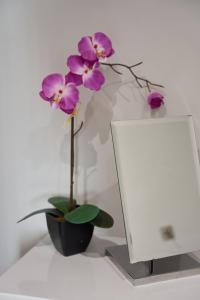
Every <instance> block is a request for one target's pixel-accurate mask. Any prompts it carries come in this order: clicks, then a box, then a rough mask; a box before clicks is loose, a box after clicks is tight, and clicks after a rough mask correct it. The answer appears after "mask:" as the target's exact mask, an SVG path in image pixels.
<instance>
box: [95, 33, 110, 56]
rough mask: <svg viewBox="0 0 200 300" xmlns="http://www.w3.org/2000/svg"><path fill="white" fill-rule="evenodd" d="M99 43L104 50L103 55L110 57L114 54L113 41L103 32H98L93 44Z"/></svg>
mask: <svg viewBox="0 0 200 300" xmlns="http://www.w3.org/2000/svg"><path fill="white" fill-rule="evenodd" d="M95 44H96V45H97V46H98V47H99V48H100V49H102V51H103V56H104V57H108V56H111V55H112V54H113V51H114V50H113V48H112V42H111V40H110V39H109V37H108V36H107V35H105V34H104V33H103V32H96V33H95V34H94V38H93V45H95Z"/></svg>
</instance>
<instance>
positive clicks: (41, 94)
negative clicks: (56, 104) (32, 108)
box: [39, 91, 51, 102]
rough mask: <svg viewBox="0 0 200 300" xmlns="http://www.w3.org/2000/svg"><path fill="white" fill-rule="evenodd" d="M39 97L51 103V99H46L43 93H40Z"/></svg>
mask: <svg viewBox="0 0 200 300" xmlns="http://www.w3.org/2000/svg"><path fill="white" fill-rule="evenodd" d="M39 95H40V97H41V98H42V99H43V100H45V101H49V102H50V101H51V98H48V97H46V96H45V94H44V92H43V91H40V92H39Z"/></svg>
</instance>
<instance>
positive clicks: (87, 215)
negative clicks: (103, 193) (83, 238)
mask: <svg viewBox="0 0 200 300" xmlns="http://www.w3.org/2000/svg"><path fill="white" fill-rule="evenodd" d="M98 213H99V208H98V207H97V206H95V205H91V204H83V205H81V206H79V207H77V208H76V209H74V210H72V211H70V212H69V213H66V214H65V216H64V218H65V220H66V221H68V222H70V223H73V224H83V223H87V222H90V221H92V220H93V219H95V218H96V216H97V215H98Z"/></svg>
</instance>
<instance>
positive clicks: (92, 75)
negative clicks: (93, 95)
mask: <svg viewBox="0 0 200 300" xmlns="http://www.w3.org/2000/svg"><path fill="white" fill-rule="evenodd" d="M104 82H105V78H104V76H103V74H102V73H101V72H100V71H99V70H97V69H94V70H91V71H90V72H88V73H87V74H84V75H83V85H84V86H85V87H86V88H88V89H90V90H95V91H99V90H100V89H101V86H102V84H104Z"/></svg>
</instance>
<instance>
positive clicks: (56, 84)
mask: <svg viewBox="0 0 200 300" xmlns="http://www.w3.org/2000/svg"><path fill="white" fill-rule="evenodd" d="M64 84H65V78H64V76H63V75H61V74H50V75H48V76H47V77H45V78H44V80H43V82H42V91H43V94H44V95H45V97H46V98H52V97H53V96H54V94H55V93H56V92H57V90H59V88H60V87H61V88H62V87H63V85H64Z"/></svg>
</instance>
